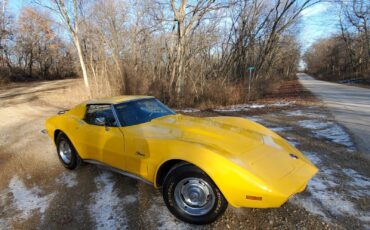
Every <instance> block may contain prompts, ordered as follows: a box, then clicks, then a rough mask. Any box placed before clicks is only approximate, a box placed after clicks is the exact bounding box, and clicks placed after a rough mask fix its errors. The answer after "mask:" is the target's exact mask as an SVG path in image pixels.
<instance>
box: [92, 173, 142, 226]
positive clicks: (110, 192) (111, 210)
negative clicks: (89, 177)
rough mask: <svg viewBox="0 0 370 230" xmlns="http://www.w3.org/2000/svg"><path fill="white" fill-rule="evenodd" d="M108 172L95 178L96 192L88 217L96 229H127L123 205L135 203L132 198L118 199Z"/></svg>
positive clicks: (134, 198) (134, 199)
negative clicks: (92, 220)
mask: <svg viewBox="0 0 370 230" xmlns="http://www.w3.org/2000/svg"><path fill="white" fill-rule="evenodd" d="M111 176H112V174H111V173H110V172H106V171H104V172H102V173H100V174H99V176H97V177H96V178H95V184H96V187H97V191H96V192H95V193H94V194H93V200H94V202H93V203H92V204H91V205H90V215H91V216H92V217H93V219H94V220H95V223H96V229H121V228H127V219H126V218H125V210H124V205H125V204H130V203H133V202H135V201H136V200H137V199H136V197H134V196H131V195H129V196H126V197H125V198H123V199H120V198H119V196H118V194H117V191H115V190H114V185H115V182H114V181H113V179H112V178H111Z"/></svg>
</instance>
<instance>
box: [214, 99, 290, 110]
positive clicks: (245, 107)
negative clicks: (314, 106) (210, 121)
mask: <svg viewBox="0 0 370 230" xmlns="http://www.w3.org/2000/svg"><path fill="white" fill-rule="evenodd" d="M292 103H295V101H293V102H276V103H273V104H238V105H230V106H224V107H220V108H216V109H213V111H215V112H241V111H248V110H250V109H261V108H265V107H283V106H290V105H291V104H292Z"/></svg>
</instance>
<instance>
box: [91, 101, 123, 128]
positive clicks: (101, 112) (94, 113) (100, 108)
mask: <svg viewBox="0 0 370 230" xmlns="http://www.w3.org/2000/svg"><path fill="white" fill-rule="evenodd" d="M97 118H104V119H105V123H106V125H107V126H111V127H112V126H117V122H116V119H115V118H114V115H113V112H112V109H111V105H88V106H87V108H86V114H85V119H84V120H85V121H86V123H88V124H91V125H99V126H101V124H99V123H98V122H97Z"/></svg>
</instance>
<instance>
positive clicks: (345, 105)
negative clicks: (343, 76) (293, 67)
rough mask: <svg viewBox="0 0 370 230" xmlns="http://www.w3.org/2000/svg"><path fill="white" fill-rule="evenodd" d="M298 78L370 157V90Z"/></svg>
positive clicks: (302, 75)
mask: <svg viewBox="0 0 370 230" xmlns="http://www.w3.org/2000/svg"><path fill="white" fill-rule="evenodd" d="M298 77H299V81H300V82H301V84H302V85H303V86H304V87H306V88H307V89H308V90H310V91H311V92H313V93H314V94H315V95H316V96H318V97H319V98H320V99H321V100H322V101H323V102H324V104H325V106H326V107H328V108H329V109H330V110H331V112H332V113H333V115H334V117H335V119H336V120H337V121H338V122H339V123H341V124H342V125H344V126H345V127H346V128H348V129H349V130H350V131H351V132H352V134H353V136H354V139H355V142H356V145H357V147H358V150H359V151H360V152H364V153H367V156H370V89H364V88H359V87H354V86H347V85H342V84H337V83H330V82H326V81H319V80H315V79H314V78H312V77H310V76H308V75H307V74H303V73H300V74H298Z"/></svg>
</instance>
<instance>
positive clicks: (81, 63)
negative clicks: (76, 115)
mask: <svg viewBox="0 0 370 230" xmlns="http://www.w3.org/2000/svg"><path fill="white" fill-rule="evenodd" d="M73 40H74V42H75V45H76V48H77V54H78V59H79V61H80V65H81V69H82V76H83V79H84V84H85V87H86V89H87V91H88V93H89V96H91V92H90V85H89V79H88V76H87V70H86V65H85V60H84V57H83V54H82V50H81V45H80V41H79V39H78V37H77V35H76V36H74V37H73Z"/></svg>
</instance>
